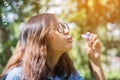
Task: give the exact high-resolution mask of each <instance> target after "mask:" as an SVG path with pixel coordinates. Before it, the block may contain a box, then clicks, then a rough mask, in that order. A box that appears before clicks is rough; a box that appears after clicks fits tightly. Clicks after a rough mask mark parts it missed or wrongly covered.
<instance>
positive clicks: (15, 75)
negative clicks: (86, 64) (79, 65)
mask: <svg viewBox="0 0 120 80" xmlns="http://www.w3.org/2000/svg"><path fill="white" fill-rule="evenodd" d="M21 73H22V68H21V67H16V68H13V69H12V70H10V71H8V72H7V73H6V74H5V75H4V76H3V77H2V78H1V80H20V77H21ZM65 77H66V75H64V76H62V77H59V76H55V77H54V78H53V77H48V79H47V80H64V79H65ZM68 80H83V78H82V77H81V76H80V74H79V73H78V72H76V75H75V76H74V75H73V74H71V75H70V76H69V77H68Z"/></svg>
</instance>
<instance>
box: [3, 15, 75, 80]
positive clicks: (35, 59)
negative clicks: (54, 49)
mask: <svg viewBox="0 0 120 80" xmlns="http://www.w3.org/2000/svg"><path fill="white" fill-rule="evenodd" d="M57 25H58V20H57V18H56V16H55V15H54V14H49V13H43V14H39V15H37V16H34V17H32V18H30V19H29V20H28V22H27V23H26V24H25V26H24V27H23V28H22V30H21V33H20V38H19V40H18V43H17V46H16V49H15V52H14V54H13V56H12V57H11V58H10V60H9V62H8V64H7V66H6V68H5V69H4V72H3V74H2V75H4V74H5V73H6V72H7V71H8V70H10V69H12V68H14V67H22V68H23V70H22V77H21V80H23V79H27V80H47V74H48V73H49V69H48V68H49V67H48V66H47V64H46V60H47V44H46V41H47V39H46V37H47V34H48V33H49V31H50V29H51V27H53V26H54V27H56V26H57ZM74 72H75V68H74V65H73V62H72V60H71V59H70V58H69V56H68V54H67V53H64V54H63V55H62V56H61V57H60V59H59V61H58V63H57V65H56V67H55V69H54V73H55V74H56V75H58V76H61V75H64V74H65V73H66V74H67V76H69V75H70V74H71V73H74Z"/></svg>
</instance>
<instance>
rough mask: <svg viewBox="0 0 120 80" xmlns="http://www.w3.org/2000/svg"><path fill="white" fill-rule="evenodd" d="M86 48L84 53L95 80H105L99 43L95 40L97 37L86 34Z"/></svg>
mask: <svg viewBox="0 0 120 80" xmlns="http://www.w3.org/2000/svg"><path fill="white" fill-rule="evenodd" d="M87 35H88V36H87V37H86V40H87V47H86V52H87V55H88V58H89V61H90V64H91V66H92V69H93V73H94V76H95V80H106V79H105V75H104V72H103V69H102V65H101V60H100V56H101V42H100V41H99V39H98V38H97V35H95V34H91V33H89V32H88V33H87Z"/></svg>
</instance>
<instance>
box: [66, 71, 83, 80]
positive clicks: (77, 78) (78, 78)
mask: <svg viewBox="0 0 120 80" xmlns="http://www.w3.org/2000/svg"><path fill="white" fill-rule="evenodd" d="M68 80H83V78H82V76H81V75H80V73H79V72H77V71H76V72H75V74H71V75H70V77H69V79H68Z"/></svg>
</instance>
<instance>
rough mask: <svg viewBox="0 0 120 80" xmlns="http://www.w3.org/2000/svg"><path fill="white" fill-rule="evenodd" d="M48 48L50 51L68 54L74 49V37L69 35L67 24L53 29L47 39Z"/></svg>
mask: <svg viewBox="0 0 120 80" xmlns="http://www.w3.org/2000/svg"><path fill="white" fill-rule="evenodd" d="M47 46H48V49H49V50H52V51H59V52H63V53H64V52H67V51H69V50H70V49H71V48H72V37H71V35H70V34H69V27H68V26H67V24H61V23H60V24H59V25H58V26H57V27H55V28H53V29H51V31H50V32H49V34H48V38H47Z"/></svg>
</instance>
